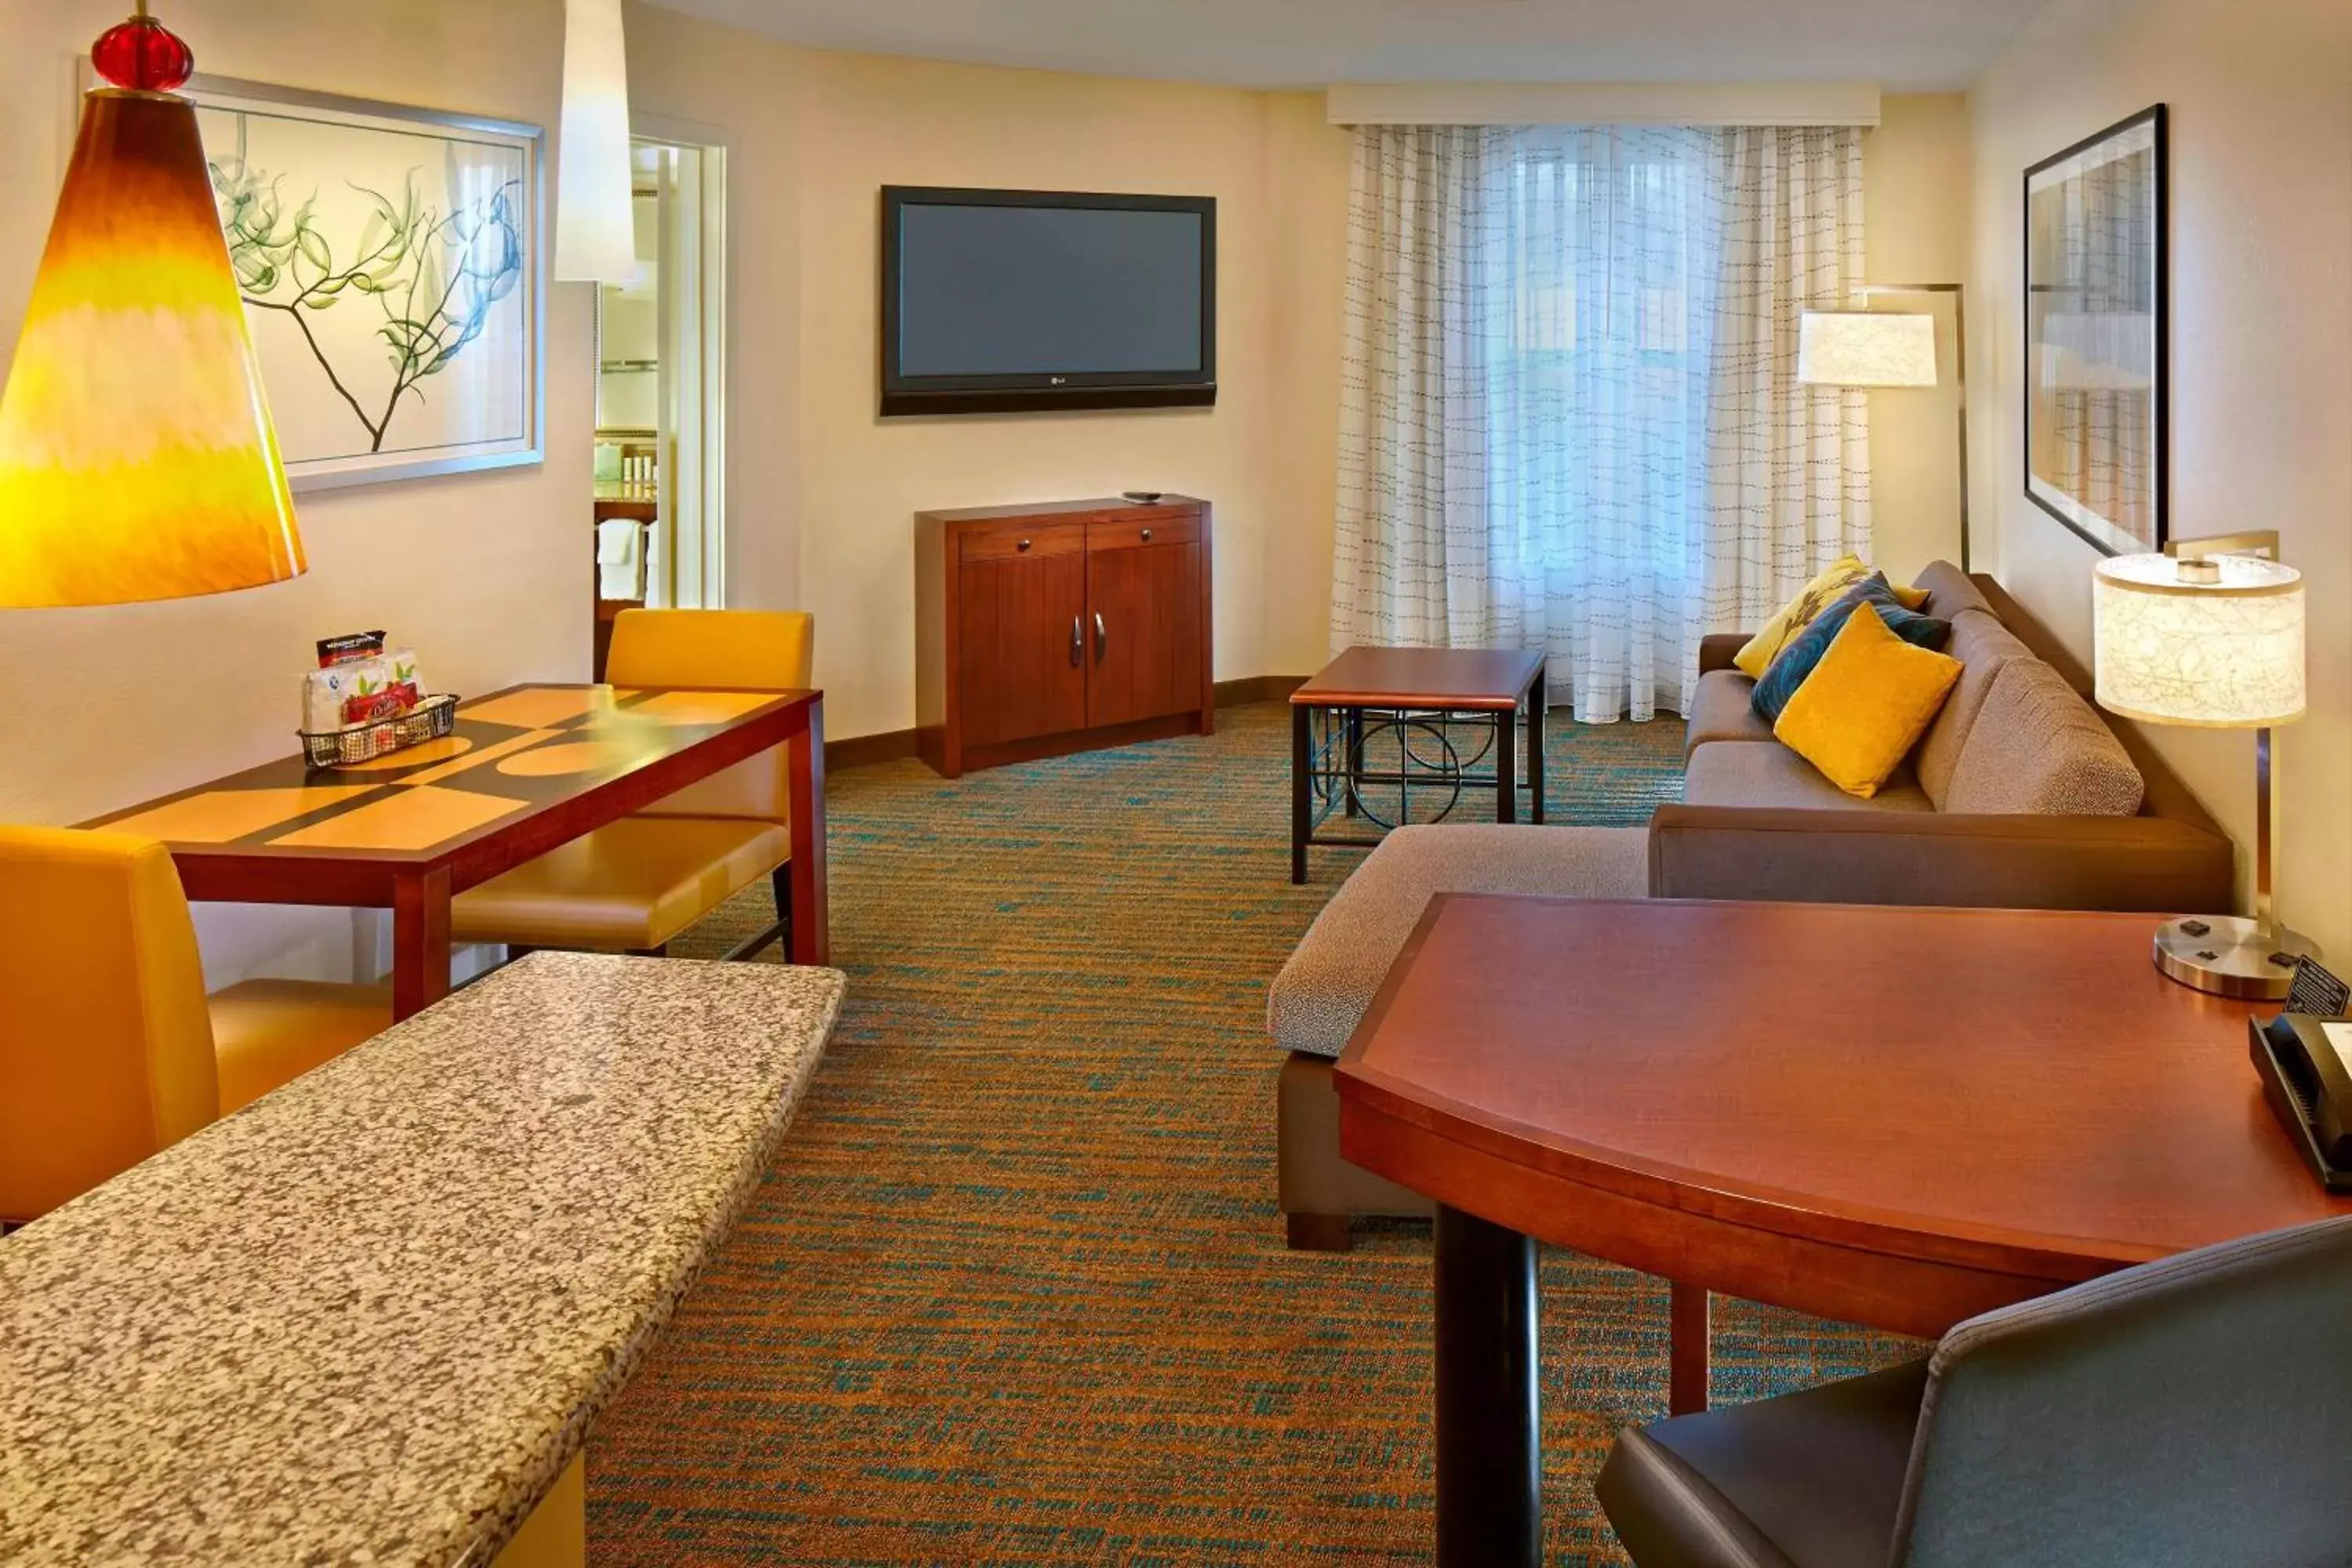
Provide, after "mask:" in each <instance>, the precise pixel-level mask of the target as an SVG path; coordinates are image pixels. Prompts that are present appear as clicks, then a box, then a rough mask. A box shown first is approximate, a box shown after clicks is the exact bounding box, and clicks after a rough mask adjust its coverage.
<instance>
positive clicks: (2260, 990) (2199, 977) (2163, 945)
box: [2156, 915, 2319, 1002]
mask: <svg viewBox="0 0 2352 1568" xmlns="http://www.w3.org/2000/svg"><path fill="white" fill-rule="evenodd" d="M2305 954H2309V955H2310V956H2312V957H2317V956H2318V954H2319V950H2318V948H2316V947H2315V946H2313V945H2312V943H2311V942H2310V941H2309V939H2307V938H2305V937H2302V936H2299V935H2297V934H2296V933H2295V932H2294V931H2289V930H2287V929H2286V928H2285V927H2284V926H2281V927H2279V928H2278V929H2276V930H2275V931H2272V932H2271V933H2270V934H2268V935H2267V936H2265V935H2264V934H2263V928H2262V925H2261V923H2260V922H2258V921H2250V920H2245V919H2242V918H2241V917H2239V916H2236V915H2200V916H2197V917H2194V918H2191V919H2189V920H2178V921H2165V922H2164V924H2162V925H2160V926H2158V927H2157V929H2156V966H2157V967H2158V969H2160V970H2162V971H2164V973H2166V974H2167V975H2168V976H2169V977H2170V978H2172V979H2174V980H2177V981H2179V982H2180V984H2183V985H2188V986H2192V987H2194V988H2195V989H2197V990H2199V991H2210V992H2211V993H2212V994H2215V995H2217V996H2234V997H2238V998H2240V999H2242V1000H2246V1001H2264V1002H2275V1001H2280V1000H2283V999H2284V997H2285V995H2286V994H2287V992H2288V991H2289V990H2291V989H2293V987H2294V964H2295V960H2296V959H2298V958H2301V957H2304V956H2305Z"/></svg>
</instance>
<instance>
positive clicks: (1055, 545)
mask: <svg viewBox="0 0 2352 1568" xmlns="http://www.w3.org/2000/svg"><path fill="white" fill-rule="evenodd" d="M1086 547H1087V531H1086V530H1085V528H1083V527H1081V526H1080V525H1078V524H1076V523H1069V522H1058V523H1053V524H1049V525H1047V526H1046V527H1044V528H1018V527H1014V528H989V529H975V530H973V531H971V532H968V533H966V534H965V535H964V536H963V547H962V555H963V559H964V560H966V561H1003V560H1004V559H1006V558H1007V557H1009V556H1022V555H1026V556H1038V555H1075V554H1076V553H1077V552H1080V551H1082V550H1084V549H1085V548H1086Z"/></svg>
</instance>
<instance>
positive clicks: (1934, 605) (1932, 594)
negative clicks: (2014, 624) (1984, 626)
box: [1911, 561, 2000, 621]
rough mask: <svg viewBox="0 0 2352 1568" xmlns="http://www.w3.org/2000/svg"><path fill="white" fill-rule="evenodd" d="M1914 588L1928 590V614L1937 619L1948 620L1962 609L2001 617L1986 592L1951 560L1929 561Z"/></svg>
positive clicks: (1914, 582) (1996, 618) (1995, 617)
mask: <svg viewBox="0 0 2352 1568" xmlns="http://www.w3.org/2000/svg"><path fill="white" fill-rule="evenodd" d="M1911 585H1912V586H1913V587H1915V588H1924V589H1926V590H1927V613H1928V614H1929V615H1931V616H1935V617H1937V619H1938V620H1946V621H1948V620H1950V619H1951V618H1952V617H1953V616H1957V615H1958V614H1959V613H1960V612H1961V611H1962V610H1982V611H1983V612H1984V613H1985V614H1986V615H1988V616H1992V617H1993V619H1995V620H1999V619H2000V616H1999V615H1997V614H1996V613H1995V612H1994V610H1993V607H1992V604H1991V602H1990V600H1988V599H1987V598H1986V597H1985V596H1984V591H1983V590H1982V589H1980V588H1979V587H1978V586H1977V585H1976V584H1974V583H1972V582H1970V581H1969V574H1967V573H1965V572H1963V571H1961V570H1960V569H1959V568H1958V567H1957V566H1955V565H1953V564H1952V563H1950V562H1948V561H1930V562H1929V563H1927V565H1926V567H1924V568H1923V569H1922V570H1921V571H1920V573H1919V575H1918V576H1916V577H1915V578H1913V579H1912V580H1911Z"/></svg>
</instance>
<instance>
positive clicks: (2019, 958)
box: [1339, 894, 2352, 1332]
mask: <svg viewBox="0 0 2352 1568" xmlns="http://www.w3.org/2000/svg"><path fill="white" fill-rule="evenodd" d="M2154 923H2155V918H2154V917H2152V916H2148V915H2141V914H2106V913H2074V912H2057V911H2044V910H2034V911H2021V910H1937V909H1891V908H1867V909H1865V908H1857V907H1851V906H1838V905H1826V904H1757V903H1709V902H1685V901H1674V900H1633V901H1606V900H1549V899H1528V898H1504V897H1486V896H1472V895H1458V894H1457V895H1443V894H1441V895H1439V896H1438V897H1437V898H1436V899H1434V900H1432V902H1431V904H1430V907H1429V910H1428V911H1427V913H1426V914H1425V915H1424V916H1423V920H1422V923H1421V925H1420V927H1419V929H1418V930H1417V931H1415V933H1414V935H1413V937H1412V941H1411V942H1409V943H1408V945H1407V946H1406V948H1405V950H1404V952H1403V953H1402V955H1401V956H1400V958H1399V959H1398V962H1397V963H1396V966H1395V967H1394V968H1393V969H1392V970H1391V972H1390V974H1389V978H1388V981H1387V983H1386V984H1385V985H1384V986H1383V987H1382V989H1381V993H1380V995H1379V997H1378V998H1377V1000H1376V1001H1375V1002H1374V1004H1373V1006H1372V1008H1371V1011H1370V1013H1369V1014H1368V1015H1367V1016H1366V1017H1365V1019H1364V1022H1363V1024H1362V1025H1361V1026H1360V1028H1359V1029H1358V1030H1357V1033H1356V1035H1355V1037H1354V1039H1353V1040H1352V1041H1351V1043H1350V1044H1349V1048H1348V1051H1347V1053H1346V1054H1345V1056H1344V1057H1343V1058H1341V1060H1340V1064H1339V1093H1340V1096H1341V1100H1342V1123H1343V1137H1342V1147H1343V1149H1344V1151H1345V1152H1347V1154H1348V1156H1349V1159H1351V1160H1354V1161H1356V1162H1357V1163H1360V1164H1364V1165H1367V1166H1368V1167H1370V1168H1371V1169H1374V1170H1377V1171H1380V1172H1381V1173H1382V1174H1385V1175H1389V1176H1391V1178H1393V1179H1397V1180H1402V1181H1405V1182H1407V1184H1411V1185H1415V1186H1417V1187H1419V1189H1420V1190H1422V1191H1424V1192H1431V1193H1432V1194H1433V1195H1434V1196H1437V1197H1439V1198H1440V1199H1441V1200H1442V1201H1444V1202H1446V1203H1449V1204H1452V1205H1454V1206H1456V1207H1459V1208H1464V1209H1467V1210H1469V1211H1470V1212H1472V1213H1475V1214H1478V1215H1481V1216H1482V1217H1486V1218H1488V1219H1491V1220H1494V1221H1496V1223H1498V1224H1505V1225H1507V1226H1511V1227H1512V1228H1515V1229H1517V1230H1521V1231H1523V1232H1525V1233H1527V1234H1530V1235H1534V1236H1538V1237H1543V1238H1545V1239H1549V1240H1553V1241H1556V1242H1559V1243H1560V1244H1562V1245H1567V1246H1580V1247H1585V1248H1586V1249H1587V1250H1592V1251H1597V1252H1599V1253H1600V1254H1601V1256H1604V1257H1612V1258H1616V1260H1617V1261H1620V1262H1625V1263H1630V1264H1632V1265H1633V1266H1634V1267H1637V1268H1649V1269H1650V1270H1651V1271H1652V1272H1655V1273H1662V1274H1665V1275H1666V1276H1667V1277H1669V1278H1672V1279H1681V1280H1685V1281H1689V1282H1693V1283H1697V1284H1704V1285H1708V1286H1711V1287H1712V1288H1715V1289H1726V1290H1731V1291H1733V1292H1735V1293H1738V1294H1742V1295H1750V1296H1753V1297H1755V1298H1756V1299H1759V1300H1781V1301H1782V1302H1783V1304H1786V1305H1790V1306H1799V1307H1808V1308H1810V1309H1811V1310H1821V1311H1824V1312H1826V1313H1828V1315H1832V1316H1839V1315H1846V1316H1851V1317H1853V1319H1854V1320H1855V1321H1879V1322H1881V1323H1882V1326H1885V1327H1889V1328H1902V1329H1906V1330H1908V1331H1914V1332H1921V1331H1935V1329H1936V1328H1937V1325H1938V1324H1939V1323H1942V1322H1946V1321H1956V1319H1957V1316H1964V1315H1967V1311H1968V1310H1971V1309H1973V1310H1981V1308H1982V1306H1984V1305H1990V1304H1995V1303H1997V1301H1998V1300H2001V1299H2011V1300H2014V1299H2021V1298H2023V1297H2025V1296H2029V1295H2033V1294H2039V1293H2041V1292H2042V1291H2043V1290H2046V1289H2054V1288H2056V1287H2057V1286H2059V1285H2063V1284H2064V1283H2067V1282H2071V1281H2074V1280H2079V1279H2088V1278H2091V1277H2094V1276H2095V1275H2098V1274H2101V1273H2105V1272H2107V1271H2109V1270H2111V1269H2114V1268H2120V1267H2124V1266H2126V1265H2129V1264H2133V1263H2138V1262H2144V1261H2147V1260H2149V1259H2152V1258H2160V1257H2164V1256H2167V1255H2168V1254H2171V1253H2174V1252H2178V1251H2181V1250H2184V1249H2187V1248H2189V1247H2200V1246H2203V1245H2205V1244H2208V1243H2210V1242H2217V1241H2222V1240H2226V1239H2228V1238H2230V1237H2238V1236H2243V1235H2247V1234H2249V1233H2252V1232H2256V1231H2262V1230H2268V1229H2273V1228H2276V1227H2281V1226H2291V1225H2296V1224H2300V1223H2302V1222H2304V1221H2307V1220H2314V1219H2318V1218H2322V1217H2325V1216H2326V1215H2341V1214H2352V1199H2347V1198H2341V1197H2331V1196H2329V1195H2328V1194H2326V1192H2325V1191H2323V1190H2322V1189H2321V1187H2320V1186H2319V1184H2317V1182H2315V1180H2314V1179H2313V1178H2312V1176H2311V1174H2310V1173H2309V1172H2308V1171H2306V1170H2305V1168H2304V1166H2303V1165H2302V1164H2301V1163H2300V1162H2299V1161H2298V1160H2297V1158H2296V1155H2295V1152H2294V1148H2293V1147H2292V1145H2291V1144H2290V1142H2289V1141H2288V1138H2287V1135H2286V1133H2285V1131H2284V1130H2283V1129H2282V1128H2280V1127H2279V1125H2278V1124H2277V1122H2276V1121H2274V1120H2273V1116H2272V1114H2271V1111H2270V1110H2269V1109H2268V1107H2267V1106H2266V1105H2265V1103H2264V1101H2263V1095H2262V1089H2261V1085H2260V1082H2259V1080H2258V1079H2256V1077H2255V1075H2254V1071H2253V1068H2252V1067H2251V1066H2250V1065H2249V1062H2248V1059H2247V1036H2246V1020H2247V1018H2248V1016H2250V1015H2251V1014H2252V1012H2253V1011H2254V1008H2253V1007H2252V1005H2249V1004H2245V1003H2238V1002H2229V1001H2224V1000H2222V999H2221V998H2218V997H2211V996H2207V995H2204V994H2200V993H2198V992H2195V991H2191V990H2189V989H2187V988H2186V987H2184V986H2181V985H2178V984H2174V983H2173V982H2171V981H2169V980H2167V979H2166V978H2164V976H2163V975H2161V974H2160V973H2158V972H2157V970H2156V968H2155V966H2154V965H2153V963H2151V962H2150V960H2149V941H2150V936H2151V933H2152V931H2153V929H2154ZM1784 1243H1785V1244H1800V1243H1801V1244H1802V1248H1801V1249H1798V1250H1790V1247H1788V1246H1783V1245H1782V1244H1784ZM1861 1254H1871V1255H1875V1256H1877V1257H1878V1258H1889V1259H1903V1260H1907V1264H1906V1266H1908V1267H1911V1268H1912V1272H1911V1273H1910V1274H1908V1275H1905V1276H1902V1277H1900V1278H1897V1277H1894V1276H1889V1275H1886V1274H1885V1273H1884V1272H1881V1273H1879V1274H1877V1275H1875V1276H1873V1277H1871V1278H1869V1279H1864V1278H1863V1276H1862V1274H1861V1273H1859V1272H1857V1273H1856V1274H1855V1275H1854V1277H1853V1279H1851V1280H1850V1281H1848V1285H1847V1286H1845V1287H1839V1288H1837V1289H1829V1291H1828V1294H1829V1296H1830V1297H1832V1298H1834V1297H1837V1296H1839V1295H1841V1294H1843V1296H1844V1297H1845V1298H1846V1300H1845V1305H1846V1306H1847V1307H1848V1308H1849V1309H1851V1310H1849V1311H1846V1312H1843V1313H1842V1312H1840V1311H1838V1310H1834V1307H1835V1305H1836V1302H1835V1301H1834V1300H1831V1299H1825V1298H1824V1296H1823V1294H1822V1293H1821V1292H1820V1291H1814V1290H1809V1289H1805V1288H1803V1287H1801V1285H1799V1284H1798V1283H1796V1282H1795V1281H1794V1280H1793V1279H1792V1278H1791V1270H1802V1269H1804V1268H1810V1267H1815V1266H1818V1267H1820V1268H1822V1269H1823V1270H1824V1271H1825V1272H1827V1273H1830V1274H1836V1273H1838V1272H1839V1271H1840V1270H1841V1269H1842V1268H1845V1267H1846V1265H1847V1264H1848V1263H1850V1262H1851V1261H1852V1260H1853V1258H1856V1257H1857V1256H1858V1255H1861ZM1842 1260H1843V1261H1842ZM1824 1289H1827V1288H1824ZM1873 1291H1876V1292H1878V1294H1877V1295H1875V1296H1874V1295H1873V1294H1872V1292H1873ZM1923 1291H1924V1292H1925V1295H1924V1296H1923V1295H1922V1294H1921V1293H1922V1292H1923ZM1906 1295H1907V1296H1908V1297H1909V1298H1910V1299H1909V1300H1904V1299H1903V1298H1905V1297H1906ZM1927 1298H1934V1300H1929V1299H1927Z"/></svg>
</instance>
